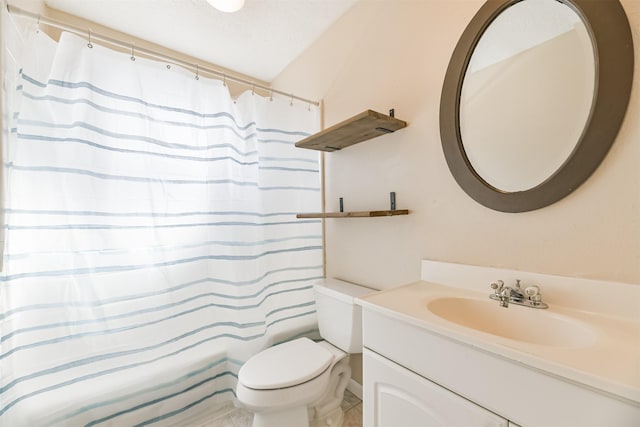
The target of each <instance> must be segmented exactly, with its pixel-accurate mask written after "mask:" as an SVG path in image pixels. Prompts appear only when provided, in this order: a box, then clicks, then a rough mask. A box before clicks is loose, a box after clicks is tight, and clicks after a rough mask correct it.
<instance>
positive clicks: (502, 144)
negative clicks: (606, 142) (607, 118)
mask: <svg viewBox="0 0 640 427" xmlns="http://www.w3.org/2000/svg"><path fill="white" fill-rule="evenodd" d="M594 60H595V58H594V56H593V45H592V44H591V37H590V36H589V33H588V32H587V27H585V25H584V23H583V22H582V19H580V16H578V14H577V13H576V12H575V11H574V10H573V9H571V8H570V7H568V6H567V5H565V4H562V3H559V2H557V1H556V0H526V1H522V2H520V3H516V4H514V5H513V6H510V7H509V8H508V9H505V10H504V12H502V13H501V14H500V15H498V17H497V18H496V19H495V20H494V21H493V22H492V23H491V25H489V27H487V29H486V30H485V32H484V33H483V34H482V37H481V38H480V40H479V41H478V44H477V45H476V47H475V49H474V51H473V54H472V55H471V59H470V61H469V65H468V67H467V71H466V73H465V76H464V81H463V83H462V92H461V94H460V136H461V138H462V144H463V146H464V151H465V153H466V155H467V157H468V158H469V162H470V163H471V166H472V167H473V169H474V170H475V171H476V173H477V174H478V175H479V176H480V177H482V179H483V180H484V181H485V182H487V183H488V184H489V185H491V186H493V187H495V188H497V189H500V190H502V191H510V192H513V191H524V190H528V189H530V188H533V187H535V186H537V185H539V184H541V183H542V182H544V181H545V180H547V179H548V178H549V177H551V176H552V175H553V174H554V173H555V171H557V170H558V169H560V167H561V166H562V164H563V163H564V162H565V160H566V159H567V158H569V156H570V155H571V152H572V151H573V149H574V148H575V146H576V144H577V143H578V141H579V139H580V135H581V134H582V129H584V125H585V124H586V123H587V119H588V118H589V113H590V111H591V104H592V102H593V93H594V85H595V69H594Z"/></svg>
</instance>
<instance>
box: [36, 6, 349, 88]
mask: <svg viewBox="0 0 640 427" xmlns="http://www.w3.org/2000/svg"><path fill="white" fill-rule="evenodd" d="M356 1H357V0H246V3H245V6H244V8H243V9H242V10H240V11H238V12H235V13H231V14H230V13H224V12H219V11H218V10H216V9H214V8H212V7H211V6H209V4H208V3H207V2H206V1H205V0H45V3H46V4H47V5H48V6H49V7H52V8H54V9H58V10H61V11H63V12H66V13H69V14H72V15H76V16H79V17H82V18H85V19H88V20H91V21H94V22H96V23H98V24H101V25H105V26H107V27H110V28H113V29H115V30H118V31H122V32H124V33H128V34H131V35H133V36H135V37H138V38H141V39H144V40H148V41H150V42H153V43H157V44H159V45H162V46H165V47H167V48H170V49H173V50H176V51H180V52H183V53H185V54H188V55H191V56H194V57H196V58H200V59H202V60H204V61H207V62H210V63H212V64H215V65H219V66H221V67H225V68H228V69H231V70H234V71H237V72H240V73H243V74H246V75H249V76H253V77H255V78H257V79H260V80H263V81H266V82H270V81H272V80H273V79H274V78H275V77H276V76H277V75H278V74H279V73H280V72H281V71H282V70H283V69H284V68H285V67H286V66H287V65H288V64H289V63H290V62H291V61H293V60H294V59H295V58H296V57H297V56H298V55H300V54H301V53H302V52H303V51H304V50H305V49H306V48H307V47H308V46H309V45H310V44H311V43H313V42H314V41H315V40H316V39H317V38H318V37H319V36H320V35H321V34H322V33H323V32H324V31H325V30H326V29H327V28H328V27H329V26H330V25H331V24H332V23H333V22H334V21H335V20H336V19H337V18H339V17H340V16H342V14H344V13H345V12H346V11H347V10H348V9H349V8H350V7H351V6H352V5H353V4H354V3H355V2H356Z"/></svg>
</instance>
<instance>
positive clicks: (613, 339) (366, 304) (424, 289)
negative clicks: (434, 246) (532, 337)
mask: <svg viewBox="0 0 640 427" xmlns="http://www.w3.org/2000/svg"><path fill="white" fill-rule="evenodd" d="M489 294H490V289H487V291H486V292H478V291H475V290H470V289H462V288H459V287H454V286H447V285H442V284H436V283H431V282H426V281H420V282H416V283H412V284H409V285H405V286H400V287H397V288H393V289H388V290H384V291H380V292H376V293H373V294H370V295H367V296H363V297H361V298H358V299H357V300H356V301H357V303H358V304H359V305H361V306H362V307H363V308H364V309H369V310H374V311H377V312H379V313H382V314H385V315H387V316H390V317H393V318H396V319H398V320H401V321H404V322H407V323H409V324H411V325H414V326H416V327H419V328H424V329H425V330H428V331H430V332H433V333H436V334H438V335H441V336H445V337H448V338H449V339H453V340H456V341H458V342H461V343H463V344H465V345H469V346H473V347H475V348H479V349H482V350H484V351H486V352H489V353H492V354H494V355H497V356H499V357H502V358H505V359H508V360H511V361H514V362H517V363H520V364H524V365H527V366H529V367H531V368H534V369H537V370H540V371H543V372H545V373H548V374H551V375H554V376H557V377H560V378H563V379H565V380H569V381H573V382H576V383H579V384H582V385H586V386H589V387H592V388H594V389H596V390H599V391H602V392H605V393H609V394H611V395H614V396H617V397H621V398H624V399H627V400H631V401H632V402H635V403H636V404H640V320H638V319H637V316H636V317H634V318H629V317H616V316H612V315H611V314H598V313H595V312H593V311H586V310H581V309H576V308H569V307H563V306H559V305H551V307H550V308H548V309H535V308H528V307H521V306H515V305H510V306H509V308H508V310H534V311H540V315H560V316H568V317H571V318H572V319H575V320H576V321H578V322H582V323H584V324H586V325H588V327H589V328H590V329H591V330H592V331H593V332H594V333H595V339H594V340H593V343H592V344H590V345H587V346H584V347H579V348H571V347H559V346H547V345H540V344H532V343H527V342H523V341H518V340H513V339H508V338H504V337H501V336H496V335H493V334H489V333H485V332H481V331H478V330H475V329H472V328H468V327H464V326H460V325H458V324H456V323H453V322H450V321H447V320H445V319H443V318H441V317H439V316H437V315H435V314H433V313H431V312H430V311H429V310H428V309H427V304H428V303H429V302H430V301H432V300H435V299H438V298H447V297H458V298H460V297H462V298H471V299H479V300H483V301H486V300H488V299H489ZM492 302H493V303H495V305H496V307H497V308H498V309H501V308H500V307H498V302H497V301H492ZM535 326H536V325H531V327H535Z"/></svg>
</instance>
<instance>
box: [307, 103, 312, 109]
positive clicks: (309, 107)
mask: <svg viewBox="0 0 640 427" xmlns="http://www.w3.org/2000/svg"><path fill="white" fill-rule="evenodd" d="M307 111H311V101H309V104H308V106H307Z"/></svg>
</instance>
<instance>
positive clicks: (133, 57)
mask: <svg viewBox="0 0 640 427" xmlns="http://www.w3.org/2000/svg"><path fill="white" fill-rule="evenodd" d="M135 46H136V44H135V43H131V60H132V61H135V60H136V55H135V50H134V49H135Z"/></svg>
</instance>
